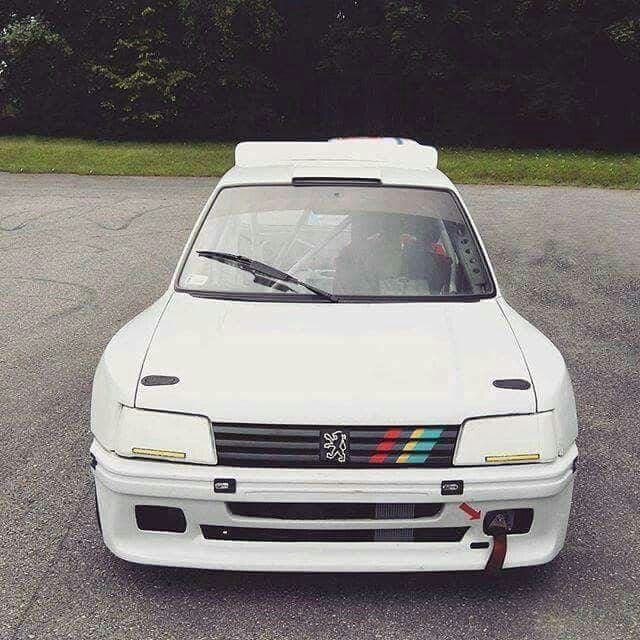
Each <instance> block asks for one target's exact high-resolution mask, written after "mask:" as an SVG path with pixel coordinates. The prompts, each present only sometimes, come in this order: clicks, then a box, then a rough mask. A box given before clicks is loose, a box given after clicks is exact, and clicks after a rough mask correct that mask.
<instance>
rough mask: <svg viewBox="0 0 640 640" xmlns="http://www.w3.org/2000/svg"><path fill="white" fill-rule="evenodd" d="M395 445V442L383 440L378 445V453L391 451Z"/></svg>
mask: <svg viewBox="0 0 640 640" xmlns="http://www.w3.org/2000/svg"><path fill="white" fill-rule="evenodd" d="M394 444H395V442H394V441H393V440H382V441H381V442H379V443H378V446H377V447H376V451H390V450H391V449H392V448H393V445H394Z"/></svg>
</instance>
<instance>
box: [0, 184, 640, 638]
mask: <svg viewBox="0 0 640 640" xmlns="http://www.w3.org/2000/svg"><path fill="white" fill-rule="evenodd" d="M214 184H215V181H214V180H213V179H202V178H199V179H195V178H194V179H191V178H169V179H167V178H115V177H114V178H109V177H77V176H54V175H42V176H27V175H9V174H0V331H1V334H0V335H2V341H1V342H0V368H1V371H2V375H1V376H0V397H1V398H2V412H1V414H0V447H1V451H2V454H1V456H0V469H1V472H0V508H1V517H0V549H1V552H0V637H1V638H95V639H98V638H118V639H121V640H125V639H129V638H131V639H134V638H135V639H136V640H140V639H143V638H153V639H160V638H189V639H190V640H197V639H199V638H224V639H225V640H230V639H235V638H238V639H240V638H242V639H247V638H260V639H263V638H274V639H275V638H277V639H289V638H291V639H293V638H295V639H296V640H300V639H302V638H335V639H340V640H343V639H351V638H402V639H412V638H416V639H417V638H420V639H425V638H433V639H439V638H451V639H454V640H464V639H467V638H474V639H476V638H491V639H492V640H494V639H500V640H503V639H511V638H530V639H534V638H535V639H538V638H544V639H547V638H548V639H565V638H566V639H568V638H589V639H590V640H596V639H600V638H603V639H604V638H606V639H609V640H611V639H614V638H625V639H626V638H639V637H640V587H639V586H638V585H639V584H640V553H639V552H638V539H639V538H640V524H639V522H640V489H639V486H640V474H639V467H640V464H639V460H640V428H639V426H638V415H639V414H640V383H639V380H640V213H639V212H640V192H637V191H625V192H623V191H607V190H600V189H576V188H542V187H516V186H510V187H501V186H469V187H463V188H462V190H463V193H464V196H465V197H466V199H467V201H468V204H469V206H470V208H471V211H472V213H473V215H474V218H475V220H476V222H477V224H478V226H479V227H480V231H481V233H482V235H483V238H484V240H485V242H486V244H487V247H488V250H489V253H490V255H491V257H492V259H493V262H494V265H495V267H496V271H497V275H498V279H499V281H500V282H501V284H502V287H503V291H504V294H505V297H506V298H507V299H508V300H509V302H510V303H511V304H512V305H513V306H514V307H515V308H516V309H517V310H518V311H520V312H521V313H522V314H523V315H525V316H526V317H527V318H528V319H530V320H531V321H532V322H534V323H535V324H536V325H537V326H538V327H539V328H540V329H541V330H542V331H544V332H545V333H546V334H547V335H548V336H550V337H551V338H552V339H553V340H554V342H555V343H556V344H557V345H558V347H559V348H560V349H561V350H562V352H563V353H564V355H565V358H566V359H567V362H568V365H569V368H570V371H571V373H572V377H573V380H574V385H575V390H576V396H577V402H578V413H579V420H580V426H581V432H580V438H579V446H580V452H581V458H580V468H579V473H578V477H577V484H576V493H575V496H574V506H573V511H572V519H571V522H570V529H569V534H568V538H567V544H566V547H565V550H564V551H563V553H562V554H561V555H560V556H559V557H558V558H557V559H556V560H555V561H554V562H553V563H552V564H550V565H548V566H545V567H540V568H532V569H526V570H514V571H507V572H505V573H504V574H502V575H500V576H498V577H496V578H487V577H485V576H484V575H480V574H411V575H396V574H393V575H385V574H372V575H341V574H340V575H336V574H333V575H313V574H278V573H264V574H242V573H236V574H231V573H220V572H209V571H195V570H178V569H164V568H149V567H144V566H136V565H132V564H128V563H126V562H123V561H121V560H119V559H117V558H115V557H113V556H112V555H111V554H110V553H109V552H108V551H107V550H106V549H105V548H104V546H103V545H102V542H101V539H100V536H99V533H98V530H97V527H96V522H95V518H94V505H93V495H92V492H93V488H92V482H91V477H90V474H89V464H88V463H89V457H88V451H87V449H88V445H89V442H90V436H89V401H90V391H91V380H92V375H93V371H94V368H95V365H96V363H97V361H98V358H99V356H100V354H101V352H102V350H103V349H104V347H105V345H106V344H107V342H108V340H109V338H110V337H111V335H112V334H113V333H114V332H115V331H116V330H117V329H118V328H119V327H120V326H122V325H123V324H124V323H125V322H126V321H127V320H129V319H130V318H131V317H133V316H134V315H135V314H136V313H138V312H139V311H141V310H142V309H144V308H145V307H146V306H147V305H149V304H150V303H151V302H152V301H153V300H154V299H155V298H156V297H157V296H159V295H160V294H161V293H162V291H163V290H164V288H165V287H166V285H167V283H168V280H169V278H170V275H171V272H172V269H173V267H174V265H175V262H176V260H177V257H178V255H179V252H180V250H181V248H182V246H183V244H184V242H185V240H186V237H187V234H188V232H189V230H190V228H191V226H192V225H193V222H194V220H195V218H196V216H197V214H198V213H199V211H200V208H201V206H202V203H203V202H204V200H205V199H206V198H207V196H208V195H209V193H210V192H211V190H212V188H213V186H214Z"/></svg>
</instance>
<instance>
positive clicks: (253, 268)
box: [197, 251, 339, 302]
mask: <svg viewBox="0 0 640 640" xmlns="http://www.w3.org/2000/svg"><path fill="white" fill-rule="evenodd" d="M197 253H198V255H199V256H200V257H201V258H209V259H210V260H217V261H218V262H222V263H223V264H228V265H230V266H232V267H238V268H239V269H243V270H244V271H247V272H249V273H252V274H253V275H257V276H265V277H267V278H269V279H270V280H273V281H276V280H280V281H281V282H290V283H292V284H297V285H300V286H301V287H304V288H305V289H307V290H308V291H311V292H312V293H315V294H316V295H317V296H320V297H322V298H324V299H325V300H329V301H331V302H339V300H338V298H337V297H336V296H334V295H333V294H332V293H329V292H328V291H324V290H323V289H318V287H314V286H313V285H312V284H308V283H307V282H303V281H302V280H298V278H296V277H295V276H292V275H291V274H289V273H287V272H286V271H281V270H280V269H276V268H275V267H272V266H270V265H268V264H265V263H264V262H260V261H259V260H252V259H251V258H247V257H246V256H241V255H236V254H234V253H223V252H222V251H198V252H197Z"/></svg>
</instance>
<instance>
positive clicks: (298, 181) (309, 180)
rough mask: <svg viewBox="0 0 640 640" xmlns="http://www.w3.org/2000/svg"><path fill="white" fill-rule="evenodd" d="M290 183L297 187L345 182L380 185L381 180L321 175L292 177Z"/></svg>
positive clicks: (348, 183) (349, 183)
mask: <svg viewBox="0 0 640 640" xmlns="http://www.w3.org/2000/svg"><path fill="white" fill-rule="evenodd" d="M291 184H293V185H294V186H298V187H304V186H309V185H319V184H320V185H328V184H342V185H344V184H347V185H360V186H363V185H364V186H366V185H373V186H375V185H381V184H382V180H380V178H328V177H321V176H309V177H306V176H304V177H301V178H293V179H292V180H291Z"/></svg>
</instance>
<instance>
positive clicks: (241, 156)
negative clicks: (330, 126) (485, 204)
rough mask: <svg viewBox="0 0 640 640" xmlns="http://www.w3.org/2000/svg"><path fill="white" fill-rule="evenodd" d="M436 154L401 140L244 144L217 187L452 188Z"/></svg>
mask: <svg viewBox="0 0 640 640" xmlns="http://www.w3.org/2000/svg"><path fill="white" fill-rule="evenodd" d="M437 160H438V152H437V151H436V149H435V148H433V147H429V146H425V145H420V144H418V143H417V142H415V141H413V140H405V139H402V138H379V139H355V140H354V139H340V140H330V141H327V142H242V143H240V144H239V145H238V146H237V147H236V164H235V166H234V167H233V168H231V169H230V170H229V171H228V172H227V173H226V174H225V175H224V176H223V178H222V179H221V180H220V185H219V186H220V187H224V186H230V185H243V184H244V185H246V184H283V183H284V184H287V183H289V184H290V183H291V182H292V181H293V180H294V179H304V178H328V179H342V180H344V179H349V178H353V179H369V180H371V179H374V180H380V181H381V182H382V184H387V185H396V186H397V185H407V186H420V187H431V188H439V189H452V190H455V188H454V186H453V184H452V183H451V181H450V180H449V178H447V177H446V176H445V175H444V174H443V173H442V172H441V171H440V170H438V168H437Z"/></svg>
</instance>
